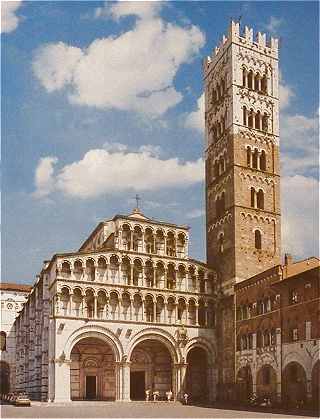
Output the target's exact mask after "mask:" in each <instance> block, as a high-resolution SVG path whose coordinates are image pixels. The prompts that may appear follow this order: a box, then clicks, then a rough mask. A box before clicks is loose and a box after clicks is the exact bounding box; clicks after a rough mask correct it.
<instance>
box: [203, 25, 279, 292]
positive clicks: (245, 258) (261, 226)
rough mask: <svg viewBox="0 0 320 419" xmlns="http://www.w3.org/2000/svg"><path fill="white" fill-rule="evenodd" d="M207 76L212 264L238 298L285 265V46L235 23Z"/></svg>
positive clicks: (209, 63) (208, 63)
mask: <svg viewBox="0 0 320 419" xmlns="http://www.w3.org/2000/svg"><path fill="white" fill-rule="evenodd" d="M203 75H204V88H205V129H206V133H205V135H206V146H205V147H206V150H205V158H206V207H207V208H206V214H207V220H206V222H207V259H208V264H209V265H211V266H214V267H215V269H217V270H218V272H219V273H220V277H221V281H222V287H223V289H224V291H225V293H226V294H227V295H228V294H229V295H232V293H233V285H234V284H235V283H238V282H241V281H243V280H245V279H247V278H250V277H251V276H253V275H256V274H257V273H259V272H262V271H264V270H266V269H268V268H270V267H272V266H274V265H276V264H278V263H280V168H279V88H278V76H279V73H278V40H277V39H275V38H271V40H270V42H267V40H266V35H265V34H261V33H260V32H258V33H257V35H256V37H255V38H254V37H253V30H252V29H250V28H248V27H245V28H244V33H240V27H239V23H236V22H231V25H230V28H229V33H228V37H225V36H223V39H222V42H221V44H220V45H219V46H218V47H216V48H215V50H214V52H213V55H212V56H211V57H207V58H206V59H205V60H204V63H203Z"/></svg>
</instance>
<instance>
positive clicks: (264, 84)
mask: <svg viewBox="0 0 320 419" xmlns="http://www.w3.org/2000/svg"><path fill="white" fill-rule="evenodd" d="M261 91H262V92H263V93H267V76H266V75H264V76H263V77H262V79H261Z"/></svg>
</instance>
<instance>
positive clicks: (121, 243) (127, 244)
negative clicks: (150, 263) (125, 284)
mask: <svg viewBox="0 0 320 419" xmlns="http://www.w3.org/2000/svg"><path fill="white" fill-rule="evenodd" d="M117 240H118V243H117V247H118V249H119V250H127V251H135V252H139V253H149V254H150V253H151V254H157V255H161V256H171V257H180V258H184V257H186V256H187V255H188V238H187V236H186V234H184V233H182V232H180V233H179V232H176V231H167V232H166V231H164V230H162V229H157V230H154V229H153V228H151V227H147V228H145V229H143V228H142V227H140V226H138V225H136V226H132V225H130V224H122V225H121V227H120V228H119V230H118V237H117Z"/></svg>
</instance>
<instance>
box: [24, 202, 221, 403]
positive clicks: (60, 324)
mask: <svg viewBox="0 0 320 419" xmlns="http://www.w3.org/2000/svg"><path fill="white" fill-rule="evenodd" d="M216 286H217V284H216V274H215V272H214V271H213V270H211V269H208V267H207V266H206V265H205V264H203V263H201V262H198V261H195V260H193V259H189V257H188V228H187V227H186V226H178V225H172V224H167V223H163V222H157V221H154V220H151V219H148V218H147V217H145V216H144V215H143V214H142V213H141V212H140V211H139V210H135V211H134V212H133V213H132V214H130V215H129V216H121V215H117V216H115V217H114V218H113V219H112V220H109V221H105V222H102V223H100V224H99V225H98V227H97V228H96V229H95V230H94V232H93V233H92V234H91V235H90V236H89V238H88V240H86V242H85V243H84V244H83V245H82V246H81V247H80V249H79V251H78V252H74V253H68V254H57V255H54V256H53V258H52V259H51V260H50V261H47V262H45V264H44V267H43V269H42V271H41V273H40V275H39V277H38V279H37V283H36V285H35V287H34V288H33V292H32V294H30V297H29V299H28V303H27V304H26V305H25V308H24V310H23V312H22V313H21V314H20V316H19V318H18V319H17V322H16V323H17V326H16V327H17V374H18V376H17V388H18V389H19V390H26V391H27V392H28V393H29V394H30V395H31V397H32V398H35V399H42V400H50V401H52V402H61V401H70V400H82V399H90V398H94V399H103V400H109V399H111V400H130V399H132V398H140V399H141V398H145V392H146V391H147V390H150V392H151V394H153V393H154V392H159V394H158V395H157V397H159V398H164V397H166V393H167V392H169V391H172V393H173V398H174V399H179V398H182V397H183V394H184V392H186V391H189V392H190V393H193V397H194V398H195V399H196V398H197V397H198V398H200V397H202V398H203V397H204V398H206V399H207V400H214V398H215V396H216V387H215V386H216V371H215V358H216V355H215V354H216V338H215V301H216V297H215V295H216V294H215V293H216ZM26 331H28V332H29V333H28V332H26ZM32 342H33V344H32ZM195 354H196V356H195ZM199 355H200V356H199ZM198 359H200V360H198ZM130 380H131V381H132V380H134V383H135V384H134V385H131V388H130ZM203 380H205V381H204V383H205V384H203ZM204 389H205V390H204ZM152 397H153V396H152Z"/></svg>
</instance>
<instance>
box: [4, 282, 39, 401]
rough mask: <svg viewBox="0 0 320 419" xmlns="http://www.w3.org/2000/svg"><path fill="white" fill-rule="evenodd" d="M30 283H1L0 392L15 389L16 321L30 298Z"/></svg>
mask: <svg viewBox="0 0 320 419" xmlns="http://www.w3.org/2000/svg"><path fill="white" fill-rule="evenodd" d="M31 289H32V287H31V286H30V285H23V284H12V283H5V282H2V283H0V302H1V320H0V322H1V332H0V394H3V393H9V391H12V390H13V389H15V384H16V383H15V375H16V356H15V354H16V336H15V326H14V322H15V319H16V317H17V316H18V313H19V312H20V310H21V309H22V308H23V304H24V303H25V301H26V300H27V298H28V295H29V292H30V291H31Z"/></svg>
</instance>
